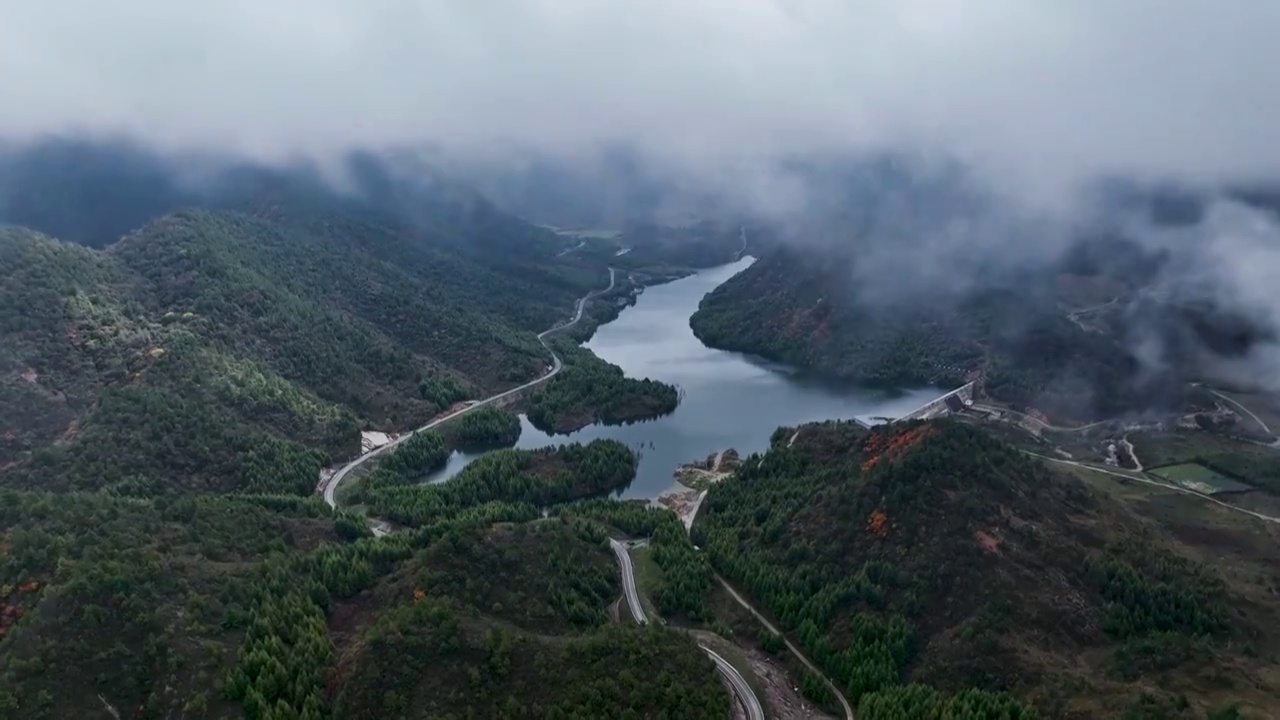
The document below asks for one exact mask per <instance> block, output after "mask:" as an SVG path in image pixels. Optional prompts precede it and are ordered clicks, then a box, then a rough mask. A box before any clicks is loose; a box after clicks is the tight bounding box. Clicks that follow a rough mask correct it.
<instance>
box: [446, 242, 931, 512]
mask: <svg viewBox="0 0 1280 720" xmlns="http://www.w3.org/2000/svg"><path fill="white" fill-rule="evenodd" d="M752 262H754V260H753V259H752V258H749V257H748V258H744V259H742V260H740V261H738V262H736V263H733V264H731V265H724V266H721V267H718V268H712V269H710V270H705V271H702V272H700V273H698V274H696V275H692V276H690V277H687V278H683V279H681V280H676V281H675V282H671V283H667V284H665V285H658V286H655V287H650V288H646V289H645V291H644V293H642V294H641V295H640V297H639V298H638V299H637V302H636V304H635V305H634V306H632V307H629V308H627V309H625V310H623V311H622V314H621V315H619V316H618V318H617V319H616V320H614V321H613V322H610V323H608V324H606V325H602V326H601V327H600V328H599V329H597V330H596V334H595V336H594V337H593V338H592V339H591V341H590V342H588V343H587V347H588V348H590V349H591V350H592V351H593V352H595V353H596V355H599V356H600V357H601V358H604V359H605V360H607V361H609V362H611V363H614V364H615V365H618V366H620V367H621V368H622V369H623V370H624V371H626V373H627V375H628V376H630V377H636V378H644V377H650V378H653V379H655V380H662V381H664V382H668V383H671V384H672V385H675V386H677V387H679V388H680V389H681V390H682V391H683V393H682V394H683V398H682V400H681V401H680V406H679V407H678V408H676V410H675V412H673V413H671V414H670V415H666V416H664V417H661V418H658V419H656V420H650V421H647V422H641V423H635V424H632V425H622V426H613V427H606V426H603V425H591V426H589V427H585V428H583V429H582V430H579V431H578V432H575V433H572V434H570V435H568V436H566V435H555V436H552V435H547V434H546V433H543V432H541V431H540V430H538V429H536V428H534V427H533V426H532V425H531V424H529V421H528V419H526V418H525V417H524V416H523V415H521V416H520V425H521V433H520V440H519V442H518V443H517V444H516V447H520V448H540V447H545V446H547V445H554V444H560V443H566V442H575V441H577V442H583V443H585V442H589V441H591V440H595V439H596V438H613V439H616V440H619V441H621V442H624V443H626V444H627V445H628V446H630V447H631V448H632V449H633V450H635V451H636V452H637V453H638V454H639V455H640V467H639V468H638V469H637V471H636V479H635V482H633V483H632V484H631V486H630V487H629V488H627V489H626V490H624V491H623V492H621V493H620V496H621V497H624V498H654V497H657V496H658V494H660V493H661V492H663V491H664V490H668V489H670V488H672V487H674V486H675V485H676V483H675V480H674V477H673V472H674V471H675V468H676V466H677V465H679V464H681V463H685V462H689V461H690V460H696V459H702V458H705V457H706V456H707V455H708V454H710V453H713V452H716V451H718V450H724V449H726V448H730V447H732V448H735V449H736V450H737V451H738V452H739V453H740V454H741V455H742V456H743V457H746V456H747V455H749V454H750V453H752V452H758V451H760V452H762V451H764V450H766V449H767V448H768V447H769V436H770V435H772V434H773V431H774V430H775V429H776V428H778V426H780V425H798V424H800V423H805V422H811V421H814V420H828V419H845V420H847V419H851V418H861V419H864V420H868V421H870V420H871V418H873V417H877V416H884V417H898V416H901V415H905V414H907V413H909V412H911V411H912V410H914V409H916V408H918V407H920V406H921V405H924V404H925V403H927V402H929V401H930V400H932V399H934V398H935V397H937V396H938V395H940V394H941V393H940V391H938V390H936V389H917V390H907V391H902V392H897V393H889V392H881V391H875V390H868V389H863V388H849V387H836V386H831V385H824V384H820V383H815V382H813V381H808V380H802V379H800V378H798V377H796V376H795V375H794V374H793V373H791V372H789V371H788V369H787V368H784V367H779V366H777V365H772V364H769V363H766V362H763V361H759V360H756V359H752V358H748V357H746V356H743V355H740V354H738V353H730V352H724V351H721V350H713V349H711V348H708V347H706V346H705V345H703V344H702V343H701V342H699V341H698V339H697V338H696V337H694V335H693V331H692V330H690V329H689V316H691V315H693V313H694V311H695V310H697V309H698V303H699V302H700V301H701V300H702V298H703V296H705V295H706V294H707V293H709V292H711V291H712V290H713V289H715V288H716V287H717V286H719V285H720V284H721V283H723V282H725V281H726V280H728V279H729V278H731V277H733V276H734V275H735V274H737V273H738V272H740V271H742V270H744V269H746V268H747V267H749V266H750V265H751V263H752ZM476 457H478V455H470V454H466V453H461V452H455V453H454V454H453V456H452V457H450V458H449V464H448V465H447V466H446V467H445V468H444V469H443V470H441V471H440V472H438V473H436V474H434V475H433V476H431V477H430V478H429V479H428V481H429V482H440V481H442V480H446V479H448V478H450V477H452V476H453V475H455V474H456V473H457V472H458V471H459V470H461V469H462V468H463V467H465V466H466V465H467V463H469V462H471V461H472V460H474V459H475V458H476Z"/></svg>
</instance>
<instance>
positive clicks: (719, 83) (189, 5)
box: [0, 0, 1280, 185]
mask: <svg viewBox="0 0 1280 720" xmlns="http://www.w3.org/2000/svg"><path fill="white" fill-rule="evenodd" d="M0 17H2V18H3V22H0V98H3V101H2V102H0V133H2V134H4V135H7V136H29V135H32V134H38V133H44V132H57V131H63V130H72V129H75V130H84V129H91V130H103V131H115V130H127V131H129V132H132V133H136V134H139V135H141V136H142V137H143V138H145V139H147V140H149V141H153V142H156V143H161V144H164V145H168V146H190V145H197V146H211V147H215V148H220V149H221V148H234V149H237V150H242V151H248V152H252V153H254V154H257V155H260V156H283V155H288V154H290V153H298V152H301V153H307V154H316V153H325V152H331V151H333V150H335V149H341V148H345V147H350V146H365V147H369V146H379V145H394V144H405V143H417V142H425V141H430V142H433V143H438V144H442V145H444V146H446V147H449V148H453V149H462V150H465V151H468V152H473V151H479V150H484V151H488V152H497V153H501V152H505V151H506V149H507V148H509V147H511V146H524V147H530V148H534V149H538V150H542V151H550V152H564V153H569V152H582V151H584V150H590V149H591V148H593V147H596V146H597V145H598V144H599V143H601V142H604V141H609V140H618V139H621V140H626V141H631V142H634V143H637V144H638V145H640V146H641V147H642V148H643V149H645V150H646V151H648V152H650V153H653V154H655V155H656V156H660V157H666V158H674V159H677V160H680V161H682V162H685V163H691V164H693V165H695V166H697V165H700V164H711V163H722V162H724V161H728V160H736V159H742V158H755V157H770V156H778V155H783V154H793V153H805V152H830V151H837V150H839V151H845V150H857V149H865V148H873V147H880V146H883V145H892V146H895V147H905V148H918V149H921V150H925V151H935V150H946V151H948V152H954V153H959V154H961V155H962V156H965V157H969V158H974V159H977V160H980V161H981V162H982V163H984V164H985V165H986V166H987V167H991V168H996V169H998V170H999V171H1000V172H1002V173H1007V174H1008V176H1009V177H1015V178H1017V182H1019V183H1023V182H1025V183H1033V184H1049V185H1052V184H1055V183H1059V182H1061V181H1063V180H1074V179H1079V178H1080V177H1082V176H1086V175H1091V174H1094V173H1099V172H1106V171H1111V170H1122V171H1126V172H1139V173H1159V174H1166V173H1167V174H1174V175H1179V176H1183V177H1186V178H1191V179H1201V180H1215V179H1220V178H1222V177H1226V176H1254V175H1261V174H1276V175H1278V176H1280V142H1277V141H1276V133H1277V128H1280V85H1278V84H1277V74H1278V73H1280V42H1277V41H1276V38H1278V37H1280V3H1277V2H1272V1H1270V0H967V1H965V2H959V1H954V0H364V1H363V2H360V1H357V0H209V1H207V2H181V1H179V2H175V1H174V0H112V1H111V2H106V1H104V0H39V1H38V2H33V1H32V0H0Z"/></svg>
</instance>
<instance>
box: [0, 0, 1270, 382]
mask: <svg viewBox="0 0 1280 720" xmlns="http://www.w3.org/2000/svg"><path fill="white" fill-rule="evenodd" d="M0 7H2V8H3V10H4V16H5V18H6V22H5V23H3V24H2V25H0V67H3V69H4V70H3V72H0V94H2V95H3V97H4V98H5V103H4V107H3V109H2V110H0V150H4V149H5V148H9V149H10V150H12V149H14V148H17V149H19V150H21V149H22V148H24V147H28V146H29V145H30V144H32V143H39V142H42V141H44V140H46V139H47V138H49V137H60V136H74V137H79V138H87V139H90V140H93V139H95V138H97V139H100V138H110V139H111V140H112V142H124V143H126V144H131V145H134V146H137V147H139V148H144V149H145V150H146V151H147V152H151V153H154V154H155V158H156V160H155V162H156V167H157V168H162V170H157V171H156V173H152V174H150V175H148V174H146V173H143V175H142V176H140V177H138V178H136V180H137V182H136V183H134V184H133V185H132V187H134V188H135V190H136V193H135V195H137V194H138V193H141V194H142V195H143V196H144V197H141V198H140V197H136V196H130V197H128V198H125V199H126V200H127V201H128V202H129V203H132V204H134V205H137V206H139V207H141V208H143V209H147V208H149V207H150V206H151V205H149V204H148V202H149V200H151V199H155V202H154V205H155V206H156V207H157V208H160V207H163V206H165V205H166V204H172V203H173V202H176V201H178V200H182V199H185V198H186V197H188V193H187V190H186V188H187V187H188V186H189V185H190V184H191V183H192V182H193V178H194V179H195V180H198V179H199V178H200V177H201V176H202V174H207V173H206V170H207V169H208V168H211V167H214V168H217V167H226V166H232V165H235V164H236V163H242V162H252V163H258V164H265V165H274V166H286V167H298V166H305V167H308V168H313V169H316V172H317V173H319V175H321V176H323V177H324V178H326V179H327V180H328V181H329V182H332V183H336V184H338V185H342V184H343V183H344V182H347V181H349V180H350V179H351V177H350V171H351V164H350V163H349V162H348V161H347V160H348V158H349V157H350V154H351V153H352V152H353V151H371V152H374V153H382V154H384V155H386V156H395V157H399V158H413V159H414V160H415V162H414V163H413V164H411V165H409V167H417V168H420V169H422V172H423V173H424V174H427V175H429V174H430V170H429V169H430V168H443V169H444V171H445V172H446V173H448V174H450V175H453V176H456V177H460V178H462V179H464V180H465V181H466V182H469V183H471V184H474V185H475V186H477V187H478V188H479V189H480V190H481V191H482V192H484V193H486V194H488V195H490V196H491V197H493V198H494V199H495V200H496V201H497V202H499V203H500V204H502V205H504V206H506V207H509V208H511V209H512V210H513V211H515V212H517V213H518V214H521V215H524V216H526V217H530V219H534V220H537V221H542V222H551V221H557V219H561V220H562V219H563V218H565V217H566V216H572V218H571V219H570V222H573V221H574V220H577V221H580V222H583V223H587V222H600V223H607V224H610V225H616V224H618V223H620V222H621V221H623V220H625V219H627V218H629V217H632V216H635V215H636V214H642V215H646V216H650V217H657V218H660V219H663V220H668V221H672V222H678V221H679V220H680V219H681V218H689V217H697V216H698V215H700V214H703V215H705V214H707V213H708V212H715V213H721V214H725V215H732V216H734V217H748V218H751V219H754V220H759V221H762V222H766V223H771V224H773V225H775V226H776V227H777V228H779V232H778V235H779V237H783V238H786V239H787V240H788V241H789V242H793V243H801V244H803V243H815V242H820V243H824V244H826V245H831V244H832V243H836V244H839V243H844V244H847V245H851V246H855V247H856V248H857V252H858V253H859V254H860V257H859V262H857V263H855V264H853V265H852V267H851V270H850V282H849V286H850V287H851V288H853V289H854V290H853V291H854V292H858V293H860V294H861V295H862V297H863V298H874V299H876V301H877V302H892V301H894V299H895V298H903V297H909V296H912V295H916V294H918V293H919V291H920V289H921V288H928V289H930V290H931V291H943V292H953V293H962V292H964V291H966V290H968V289H971V288H973V287H975V286H978V285H982V284H983V283H987V282H991V281H993V278H995V277H998V276H1001V275H1005V276H1011V275H1012V276H1017V275H1019V274H1025V273H1026V272H1028V271H1034V270H1037V269H1043V268H1044V267H1046V266H1051V265H1052V264H1053V263H1057V262H1059V261H1061V260H1062V258H1063V257H1065V256H1066V255H1068V254H1069V253H1070V252H1072V249H1073V248H1075V247H1076V246H1077V245H1078V244H1079V243H1080V242H1081V241H1082V239H1084V240H1090V239H1096V237H1097V236H1098V235H1099V233H1102V232H1104V231H1105V232H1115V233H1117V237H1121V238H1123V239H1124V241H1125V242H1129V243H1136V244H1137V245H1138V246H1139V247H1141V248H1143V249H1144V250H1145V251H1149V252H1151V253H1153V254H1158V253H1165V254H1168V253H1174V255H1175V256H1176V257H1177V261H1176V262H1171V263H1167V264H1162V265H1161V266H1160V270H1159V273H1158V274H1156V276H1155V277H1153V278H1151V283H1152V284H1151V286H1150V287H1148V288H1147V290H1148V292H1149V293H1154V294H1158V295H1161V296H1163V297H1169V298H1176V299H1177V300H1178V301H1180V302H1181V301H1185V302H1199V303H1209V304H1211V305H1213V306H1214V307H1215V308H1225V309H1227V310H1229V311H1230V312H1231V313H1232V314H1233V316H1239V317H1243V318H1247V319H1248V321H1249V322H1250V323H1253V324H1255V325H1257V326H1258V327H1261V328H1264V329H1266V330H1268V333H1263V334H1261V335H1258V339H1259V341H1260V343H1261V344H1259V345H1258V346H1257V349H1256V350H1254V349H1247V350H1245V351H1243V352H1241V353H1237V354H1236V355H1235V356H1233V357H1231V358H1230V363H1231V367H1232V368H1233V372H1235V374H1237V375H1241V376H1245V375H1252V376H1254V377H1255V378H1261V379H1262V380H1265V381H1266V382H1267V383H1271V384H1280V380H1277V378H1280V353H1278V352H1276V350H1275V345H1274V341H1266V338H1267V337H1274V336H1275V335H1277V334H1280V332H1277V331H1280V301H1278V300H1277V299H1276V298H1275V296H1274V293H1272V292H1269V290H1270V288H1273V287H1275V281H1276V280H1277V279H1278V278H1277V277H1276V273H1277V272H1278V271H1277V268H1278V267H1280V257H1278V256H1277V246H1278V243H1280V229H1278V228H1277V226H1276V223H1275V217H1274V216H1273V215H1272V214H1271V213H1270V212H1269V211H1268V210H1265V209H1258V208H1257V207H1256V206H1254V205H1249V204H1245V203H1241V202H1239V199H1238V198H1237V197H1236V196H1235V195H1232V193H1231V191H1230V189H1231V188H1238V187H1249V186H1253V185H1257V184H1267V183H1272V182H1273V181H1275V180H1276V179H1277V178H1280V144H1277V143H1275V142H1274V139H1273V135H1274V128H1275V127H1277V126H1280V92H1276V91H1274V89H1272V88H1271V87H1269V86H1268V85H1267V84H1266V83H1265V82H1263V81H1261V80H1260V79H1259V78H1261V77H1263V76H1265V73H1266V72H1267V71H1268V70H1269V69H1270V68H1273V67H1277V66H1280V45H1277V44H1276V43H1275V41H1274V39H1275V38H1276V37H1277V36H1280V6H1276V5H1274V4H1268V3H1245V2H1236V3H1172V4H1171V3H1165V2H1159V1H1158V0H1130V1H1129V2H1123V3H1116V2H1103V1H1102V0H1045V1H1043V2H1036V3H1028V2H1024V1H1021V0H980V1H976V2H970V3H965V4H964V5H963V8H961V7H960V6H958V5H955V4H951V3H944V2H941V1H935V0H860V1H856V2H849V1H848V0H789V1H788V0H699V1H697V2H689V1H687V0H653V1H652V2H647V3H635V2H629V1H626V0H520V1H518V2H505V3H499V2H494V1H493V0H466V1H462V0H430V1H427V0H422V1H413V0H388V2H382V3H365V4H359V3H350V2H340V1H339V0H311V1H309V2H301V1H300V0H279V1H278V2H273V3H260V2H249V1H248V0H228V1H227V2H220V3H205V4H203V5H199V6H193V5H175V4H173V3H166V2H162V1H161V0H120V2H116V3H111V4H103V3H99V2H90V1H89V0H55V1H51V2H46V3H30V2H17V1H16V0H0ZM103 163H104V164H106V165H110V164H111V160H110V158H107V159H106V160H103ZM886 166H887V167H888V168H889V169H888V170H885V168H886ZM157 173H159V174H160V175H164V174H166V173H167V174H174V173H176V174H177V175H178V176H180V177H181V178H182V179H183V185H182V187H183V188H184V189H183V190H181V191H180V192H176V193H175V191H173V190H172V189H171V188H170V186H168V185H165V184H164V183H163V182H160V181H159V180H157V179H156V178H157V177H159V175H157ZM0 174H2V173H0ZM1117 179H1118V180H1119V181H1120V182H1121V183H1122V184H1124V183H1127V184H1130V185H1132V186H1136V187H1146V188H1149V187H1178V188H1188V189H1190V192H1192V193H1193V194H1194V195H1195V196H1196V197H1197V201H1196V202H1197V203H1198V204H1199V205H1201V206H1203V207H1204V208H1207V210H1206V211H1205V212H1203V213H1201V214H1200V216H1199V217H1197V218H1196V219H1195V221H1194V222H1190V223H1183V224H1182V225H1180V226H1179V227H1178V228H1176V229H1174V230H1170V229H1169V228H1168V227H1166V226H1164V225H1162V224H1160V223H1158V222H1153V221H1152V220H1151V218H1150V217H1147V216H1146V215H1144V214H1143V213H1141V212H1138V213H1135V212H1132V209H1131V208H1119V209H1117V208H1115V207H1110V206H1108V202H1109V198H1112V197H1113V196H1114V193H1112V194H1108V193H1101V194H1100V193H1098V192H1097V189H1098V187H1100V185H1101V184H1104V183H1106V182H1112V181H1115V180H1117ZM100 186H101V185H100ZM100 186H99V187H100ZM149 187H150V188H152V190H148V189H147V188H149ZM166 192H168V193H170V194H171V195H174V197H169V196H166V195H165V193H166ZM197 195H198V193H197ZM30 196H31V195H30V193H28V194H27V195H23V194H22V193H20V192H17V191H16V190H15V188H13V187H7V188H6V187H4V183H3V178H2V177H0V209H6V208H7V210H6V215H13V214H14V213H13V211H14V210H15V207H17V206H19V205H21V204H22V203H23V202H25V199H27V198H29V197H30ZM18 209H19V210H20V209H21V208H18ZM570 210H571V211H572V212H570ZM19 215H20V213H19ZM540 215H541V216H540ZM833 219H834V222H833ZM64 221H65V219H64ZM66 222H69V221H66ZM128 222H131V220H127V219H121V220H119V221H117V222H113V223H107V225H106V226H105V227H104V228H91V229H90V230H91V231H92V232H97V233H98V234H100V235H101V234H103V233H106V234H108V235H109V234H110V233H114V232H117V231H123V230H124V229H128V228H127V225H128ZM77 229H78V228H77ZM86 232H88V231H86ZM1147 329H1150V328H1147ZM1172 334H1173V335H1175V336H1177V335H1186V334H1187V333H1183V332H1181V331H1178V332H1174V333H1172ZM1139 335H1141V337H1137V338H1135V339H1133V347H1134V352H1135V354H1137V355H1139V356H1140V357H1142V358H1144V362H1148V363H1150V364H1152V365H1159V364H1160V363H1161V362H1164V361H1165V360H1166V359H1167V358H1166V355H1167V354H1168V352H1171V350H1170V348H1171V347H1173V345H1176V343H1175V342H1173V341H1172V340H1170V333H1169V332H1165V331H1164V330H1161V331H1160V332H1155V331H1152V332H1146V331H1145V330H1144V332H1142V333H1139ZM1153 337H1154V338H1158V340H1152V338H1153ZM1250 348H1253V346H1252V345H1251V346H1250Z"/></svg>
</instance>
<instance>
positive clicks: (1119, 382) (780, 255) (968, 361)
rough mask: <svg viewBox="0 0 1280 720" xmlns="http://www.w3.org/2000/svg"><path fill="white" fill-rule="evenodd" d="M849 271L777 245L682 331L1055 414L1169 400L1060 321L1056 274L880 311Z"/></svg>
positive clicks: (1098, 340)
mask: <svg viewBox="0 0 1280 720" xmlns="http://www.w3.org/2000/svg"><path fill="white" fill-rule="evenodd" d="M857 262H858V260H857V257H856V253H855V254H854V256H853V257H852V258H850V257H848V256H846V255H845V254H840V255H838V257H836V258H833V257H831V256H829V255H827V254H824V253H823V252H822V251H810V250H805V249H801V248H795V247H789V246H783V247H776V248H774V249H772V250H770V251H766V254H765V255H764V256H763V257H761V258H760V259H759V260H758V261H757V262H756V263H754V264H753V265H752V266H751V267H750V268H748V269H747V270H744V271H743V272H742V273H740V274H738V275H737V276H735V277H733V278H732V279H730V280H729V281H728V282H726V283H725V284H723V285H721V286H720V287H718V288H716V290H714V291H713V292H712V293H710V294H709V295H707V297H706V298H704V299H703V301H702V303H701V304H700V305H699V308H698V311H697V312H696V313H695V314H694V315H693V317H692V318H691V320H690V325H691V326H692V328H693V331H694V333H695V334H696V335H697V336H698V338H699V339H701V340H702V341H703V342H705V343H707V344H708V345H712V346H714V347H720V348H725V349H729V350H736V351H741V352H749V353H754V354H758V355H762V356H765V357H768V358H770V359H774V360H778V361H782V362H787V363H790V364H793V365H795V366H798V367H800V368H802V369H804V370H806V371H809V372H813V373H816V374H819V375H825V376H828V377H834V378H838V379H841V380H850V381H855V382H860V383H869V384H874V385H887V386H903V385H923V384H937V385H940V386H945V387H955V386H958V385H960V384H963V383H964V382H967V381H968V380H970V379H973V378H975V377H982V378H984V380H985V383H984V384H985V388H986V390H987V391H988V392H989V393H990V394H991V395H992V396H994V397H997V398H998V399H1001V400H1005V401H1008V402H1012V403H1016V404H1018V405H1022V406H1036V407H1039V408H1041V409H1044V410H1046V411H1049V412H1050V413H1051V414H1053V415H1056V416H1066V417H1090V416H1095V415H1101V416H1112V415H1115V414H1120V413H1122V412H1124V411H1126V410H1133V409H1143V408H1146V407H1150V406H1152V405H1155V404H1159V403H1169V402H1176V399H1177V397H1178V393H1179V392H1180V390H1179V388H1178V385H1177V383H1176V382H1172V381H1170V382H1164V381H1162V379H1161V377H1160V374H1159V373H1158V372H1153V371H1152V370H1151V369H1149V368H1144V367H1141V366H1140V364H1139V362H1138V360H1137V358H1136V357H1135V356H1134V355H1133V354H1132V353H1130V352H1129V351H1128V350H1127V349H1126V348H1125V347H1124V346H1123V345H1122V344H1121V343H1120V342H1119V341H1118V340H1117V338H1116V337H1114V336H1111V335H1107V334H1103V333H1100V332H1097V331H1094V330H1090V329H1085V328H1082V327H1080V326H1079V325H1078V324H1077V323H1075V322H1073V321H1072V320H1071V319H1069V318H1068V316H1067V315H1068V314H1067V312H1066V311H1064V310H1062V309H1060V307H1059V304H1058V297H1057V296H1056V295H1055V293H1054V288H1055V285H1054V283H1055V276H1054V274H1053V273H1044V274H1043V277H1039V278H1037V281H1036V282H1032V281H1030V280H1028V281H1027V282H1026V283H1023V284H1019V285H1016V286H1001V285H991V286H987V287H973V288H970V289H968V290H966V291H964V292H963V293H962V294H960V295H959V296H956V295H953V294H950V291H939V292H937V293H931V292H930V290H929V289H928V288H923V289H921V291H920V294H919V295H918V296H917V297H914V298H911V299H894V300H885V301H880V300H878V299H877V298H876V297H874V296H865V295H860V293H859V291H858V289H857V288H851V287H850V277H851V271H850V269H849V268H850V264H851V263H854V264H856V263H857ZM904 282H905V283H909V282H912V281H911V280H909V279H904ZM1090 282H1096V283H1097V284H1100V285H1107V284H1109V283H1108V281H1106V280H1104V279H1102V278H1097V279H1095V280H1091V281H1090ZM1111 284H1113V285H1114V283H1111ZM1119 289H1120V290H1123V286H1120V288H1119ZM1118 291H1119V290H1110V291H1107V290H1104V292H1112V293H1114V292H1118Z"/></svg>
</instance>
